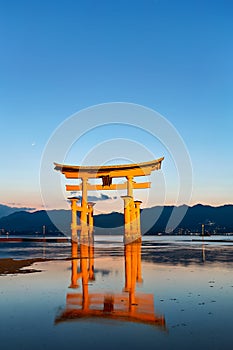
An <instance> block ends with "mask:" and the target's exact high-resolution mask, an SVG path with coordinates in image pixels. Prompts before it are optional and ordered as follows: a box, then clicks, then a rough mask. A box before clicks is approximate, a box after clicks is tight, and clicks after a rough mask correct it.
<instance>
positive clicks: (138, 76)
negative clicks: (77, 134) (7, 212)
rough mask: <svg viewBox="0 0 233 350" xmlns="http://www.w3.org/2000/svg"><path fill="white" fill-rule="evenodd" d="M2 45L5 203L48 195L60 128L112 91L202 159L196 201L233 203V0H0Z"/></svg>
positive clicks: (0, 140)
mask: <svg viewBox="0 0 233 350" xmlns="http://www.w3.org/2000/svg"><path fill="white" fill-rule="evenodd" d="M0 45H1V46H0V47H1V55H0V118H1V134H0V135H1V136H0V146H1V156H0V160H1V173H0V177H1V183H0V203H4V204H7V203H17V205H19V206H20V205H22V206H25V205H28V206H30V207H31V206H35V207H40V205H41V201H40V194H39V171H40V170H39V169H40V159H41V156H42V152H43V149H44V147H45V145H46V142H47V140H48V139H49V137H50V135H51V134H52V132H53V131H54V129H55V128H56V127H57V126H58V125H59V124H60V123H62V122H63V121H64V120H65V119H66V118H67V117H69V116H70V115H72V114H73V113H75V112H77V111H79V110H81V109H83V108H86V107H89V106H92V105H95V104H99V103H106V102H112V101H122V102H131V103H136V104H141V105H144V106H147V107H149V108H152V109H154V110H156V111H158V112H159V113H160V114H162V115H163V116H164V117H166V118H167V119H168V120H169V121H170V122H171V123H172V124H173V125H174V127H175V128H176V129H177V131H178V132H179V133H180V135H181V136H182V138H183V140H184V142H185V144H186V146H187V148H188V151H189V153H190V157H191V159H192V164H193V172H194V181H193V184H194V190H193V198H192V200H191V204H194V203H198V202H200V203H207V204H213V205H219V204H223V203H233V161H232V158H233V157H232V150H233V147H232V146H233V141H232V139H233V138H232V132H233V115H232V113H233V99H232V91H233V3H232V1H230V0H202V1H201V0H189V1H187V0H178V1H175V0H140V1H139V0H132V1H131V0H115V1H113V0H112V1H111V0H100V1H96V0H85V1H84V0H83V1H74V0H73V1H69V0H68V1H67V0H66V1H63V0H61V1H43V0H41V1H37V0H35V1H25V0H21V1H17V0H13V1H12V0H9V1H0ZM119 156H120V155H119ZM158 156H160V154H158ZM58 158H59V157H58ZM55 160H56V159H55ZM57 160H59V159H57ZM74 162H75V161H74Z"/></svg>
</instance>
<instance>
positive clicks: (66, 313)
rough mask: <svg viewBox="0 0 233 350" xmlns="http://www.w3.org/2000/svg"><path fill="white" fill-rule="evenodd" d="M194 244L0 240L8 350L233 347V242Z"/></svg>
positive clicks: (1, 325) (1, 318) (2, 321)
mask: <svg viewBox="0 0 233 350" xmlns="http://www.w3.org/2000/svg"><path fill="white" fill-rule="evenodd" d="M222 238H224V239H230V238H229V237H215V239H222ZM191 239H192V237H187V238H183V237H175V238H171V237H165V238H164V237H143V242H142V244H139V243H137V244H130V245H127V246H126V247H124V246H123V244H122V243H121V241H122V237H119V236H115V237H96V239H95V240H96V241H95V244H94V246H93V245H92V246H89V247H88V246H85V245H79V246H78V247H77V246H75V245H73V247H71V245H70V244H69V243H33V242H30V243H20V242H18V243H13V242H12V243H3V242H1V243H0V258H1V259H0V266H1V270H0V272H1V276H0V293H1V298H0V310H1V312H0V336H1V337H0V339H1V349H4V350H5V349H16V348H17V349H22V350H27V349H30V350H31V349H35V350H37V349H74V348H80V347H82V348H86V349H92V348H97V349H110V348H111V349H119V348H121V349H129V348H134V349H142V348H145V347H150V348H152V347H153V348H159V347H162V348H163V349H176V348H177V349H178V348H179V349H187V348H188V349H209V348H211V349H232V344H233V316H232V310H233V273H232V267H233V244H232V241H231V242H213V241H212V242H204V243H202V242H193V241H192V240H191ZM193 239H195V238H193ZM231 239H232V238H231ZM212 240H213V239H212ZM9 259H14V261H12V260H9ZM9 265H10V266H11V269H10V268H9Z"/></svg>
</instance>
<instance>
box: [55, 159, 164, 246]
mask: <svg viewBox="0 0 233 350" xmlns="http://www.w3.org/2000/svg"><path fill="white" fill-rule="evenodd" d="M163 159H164V158H159V159H155V160H152V161H149V162H143V163H138V164H122V165H106V166H75V165H65V164H58V163H54V164H55V170H58V171H60V172H61V173H62V174H64V175H65V177H66V178H67V179H74V180H78V181H80V180H81V183H78V184H74V185H66V190H67V191H81V192H82V196H81V205H78V204H77V202H78V201H79V200H80V198H78V197H70V198H69V199H70V201H71V211H72V223H71V231H72V241H77V239H78V232H80V240H81V241H82V242H85V241H88V240H90V239H93V231H94V230H93V228H94V223H93V206H94V203H92V202H88V191H101V190H102V191H106V190H127V195H126V196H122V199H123V200H124V226H125V235H124V241H125V243H129V242H133V241H136V240H138V239H140V238H141V227H140V204H141V201H137V200H136V201H135V200H134V196H133V190H134V189H144V188H150V182H139V183H137V182H135V181H134V178H135V177H141V176H149V175H150V174H151V172H152V171H154V170H159V169H161V164H162V161H163ZM114 178H126V179H127V181H126V182H124V183H120V184H119V183H115V184H114V183H112V180H113V179H114ZM89 179H99V180H102V183H100V184H90V183H88V180H89ZM77 212H80V215H79V223H78V222H77V219H78V218H77Z"/></svg>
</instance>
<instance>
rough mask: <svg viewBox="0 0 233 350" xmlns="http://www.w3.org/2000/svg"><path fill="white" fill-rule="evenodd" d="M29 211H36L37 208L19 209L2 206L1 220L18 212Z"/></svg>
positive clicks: (0, 209) (0, 206)
mask: <svg viewBox="0 0 233 350" xmlns="http://www.w3.org/2000/svg"><path fill="white" fill-rule="evenodd" d="M28 210H35V208H25V207H23V208H17V207H9V206H8V205H4V204H0V218H2V217H4V216H7V215H10V214H12V213H15V212H18V211H28Z"/></svg>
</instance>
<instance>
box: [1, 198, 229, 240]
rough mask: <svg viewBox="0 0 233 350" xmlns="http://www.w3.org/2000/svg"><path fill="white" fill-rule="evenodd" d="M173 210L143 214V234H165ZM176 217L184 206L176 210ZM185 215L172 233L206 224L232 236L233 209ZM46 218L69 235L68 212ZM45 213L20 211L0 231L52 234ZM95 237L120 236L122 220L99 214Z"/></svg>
mask: <svg viewBox="0 0 233 350" xmlns="http://www.w3.org/2000/svg"><path fill="white" fill-rule="evenodd" d="M173 209H174V206H165V207H159V206H156V207H152V208H147V209H144V210H142V212H141V225H142V233H148V234H156V233H159V232H162V233H164V232H165V230H166V227H167V223H168V221H169V217H170V215H171V213H172V211H173ZM175 209H176V214H177V215H179V214H180V213H181V212H182V210H183V209H184V206H181V207H175ZM185 209H187V212H186V215H185V216H184V218H183V219H182V221H181V222H180V224H179V225H178V226H177V227H176V228H175V229H174V228H173V227H171V230H172V229H174V233H188V232H190V231H191V232H201V224H205V229H206V231H208V232H210V233H218V232H219V233H223V232H233V205H224V206H221V207H211V206H204V205H201V204H198V205H195V206H193V207H186V208H185ZM49 216H50V217H51V218H52V221H54V222H59V228H61V230H62V232H64V233H66V234H68V233H70V223H71V212H70V211H69V210H51V211H49ZM49 216H48V214H47V212H46V211H44V210H41V211H36V212H33V213H29V212H25V211H20V212H15V213H13V214H10V215H8V216H6V217H3V218H0V229H4V230H6V231H9V232H12V233H39V234H40V233H41V234H42V232H43V226H45V227H46V233H55V232H57V231H58V229H57V228H56V227H55V226H54V224H53V223H52V221H51V219H50V217H49ZM94 222H95V227H96V233H97V234H101V233H123V225H124V216H123V214H121V213H116V212H113V213H110V214H100V215H95V217H94Z"/></svg>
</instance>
